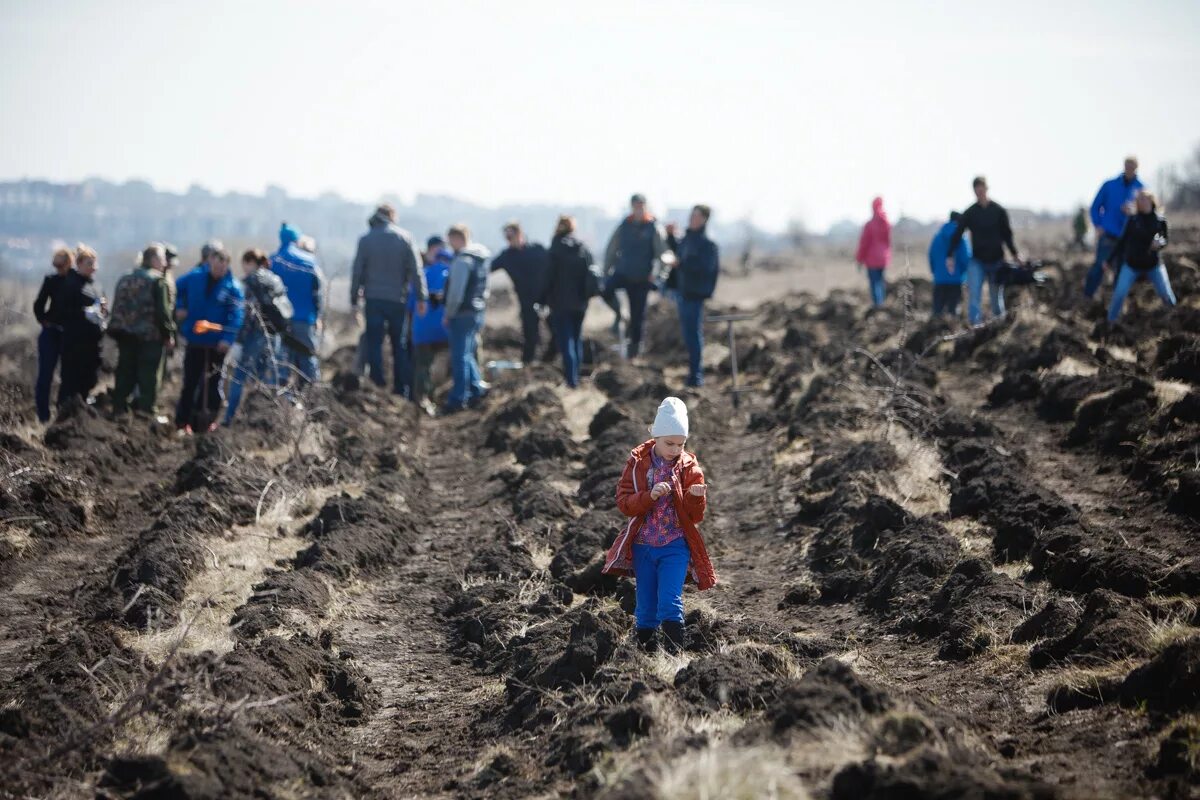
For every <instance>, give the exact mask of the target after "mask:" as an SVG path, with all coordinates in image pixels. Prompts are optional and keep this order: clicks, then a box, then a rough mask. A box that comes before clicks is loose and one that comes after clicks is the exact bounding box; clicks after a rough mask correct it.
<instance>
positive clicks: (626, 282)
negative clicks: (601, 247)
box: [604, 194, 667, 358]
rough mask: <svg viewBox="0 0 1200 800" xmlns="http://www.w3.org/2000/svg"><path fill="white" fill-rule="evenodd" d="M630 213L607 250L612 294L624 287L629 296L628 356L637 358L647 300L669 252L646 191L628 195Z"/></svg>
mask: <svg viewBox="0 0 1200 800" xmlns="http://www.w3.org/2000/svg"><path fill="white" fill-rule="evenodd" d="M629 205H630V214H629V216H627V217H626V218H625V219H624V220H622V221H621V224H620V225H618V226H617V229H616V231H614V232H613V235H612V238H611V239H609V240H608V247H607V248H606V249H605V253H604V270H605V274H606V275H609V276H610V277H609V279H608V286H607V287H606V291H607V292H608V293H609V294H612V293H614V292H616V291H617V290H624V292H625V294H626V296H627V297H628V298H629V332H628V336H627V337H626V339H627V342H626V349H625V356H626V357H627V358H635V357H636V356H637V355H638V353H639V352H641V348H642V324H643V321H644V320H645V317H646V300H647V298H648V297H649V296H650V290H651V289H653V288H654V285H655V283H654V281H655V278H656V275H655V273H656V272H657V269H658V265H659V264H660V263H662V261H661V260H662V257H663V254H664V253H665V252H667V241H666V237H665V235H664V233H663V231H662V229H661V228H660V227H659V225H658V223H657V222H656V221H655V219H654V217H652V216H650V213H649V212H648V211H647V210H646V198H645V196H644V195H641V194H635V195H633V197H631V198H629Z"/></svg>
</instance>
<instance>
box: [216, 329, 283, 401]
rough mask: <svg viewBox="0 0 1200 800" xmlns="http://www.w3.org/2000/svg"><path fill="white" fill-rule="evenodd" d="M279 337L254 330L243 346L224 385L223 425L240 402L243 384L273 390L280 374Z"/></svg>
mask: <svg viewBox="0 0 1200 800" xmlns="http://www.w3.org/2000/svg"><path fill="white" fill-rule="evenodd" d="M279 359H280V349H279V337H278V336H276V335H272V336H268V335H267V334H266V333H264V332H263V331H261V330H257V331H255V332H254V333H251V334H250V335H249V336H247V337H246V341H244V342H242V354H241V355H240V356H238V361H237V363H236V364H234V365H233V369H232V370H230V375H229V381H228V382H227V383H226V386H225V388H226V398H225V402H226V405H225V424H226V425H228V424H229V423H230V422H232V421H233V415H234V414H236V413H237V410H238V406H239V405H241V402H242V392H243V391H244V389H245V384H246V381H248V380H254V381H258V382H259V383H260V384H262V385H263V386H266V387H269V388H274V387H275V386H276V385H277V383H278V378H279V375H280V372H281V369H280V367H281V364H280V360H279Z"/></svg>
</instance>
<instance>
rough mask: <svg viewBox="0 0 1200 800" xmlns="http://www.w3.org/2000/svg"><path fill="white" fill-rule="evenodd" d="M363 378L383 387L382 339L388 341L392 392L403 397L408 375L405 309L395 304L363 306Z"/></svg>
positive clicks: (382, 302)
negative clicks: (364, 339) (368, 377)
mask: <svg viewBox="0 0 1200 800" xmlns="http://www.w3.org/2000/svg"><path fill="white" fill-rule="evenodd" d="M365 311H366V318H367V331H366V335H367V342H366V344H367V354H366V355H367V374H368V375H369V376H370V377H371V381H372V382H374V384H375V385H376V386H384V385H385V384H384V380H383V338H384V337H385V336H387V337H388V338H389V339H391V341H392V391H393V392H395V393H396V394H407V393H408V385H409V382H410V377H409V374H408V308H407V307H406V306H405V304H404V303H399V302H396V301H395V300H372V299H370V298H368V299H367V302H366V309H365Z"/></svg>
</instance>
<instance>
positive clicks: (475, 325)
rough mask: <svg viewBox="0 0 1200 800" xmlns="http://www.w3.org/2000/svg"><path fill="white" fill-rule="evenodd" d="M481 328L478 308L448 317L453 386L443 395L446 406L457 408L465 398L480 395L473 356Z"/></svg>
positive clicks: (481, 391) (479, 382)
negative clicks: (472, 311)
mask: <svg viewBox="0 0 1200 800" xmlns="http://www.w3.org/2000/svg"><path fill="white" fill-rule="evenodd" d="M482 329H483V312H482V311H477V312H474V313H471V314H459V315H458V316H457V317H451V318H450V376H451V377H452V378H453V379H454V386H453V387H452V388H451V389H450V396H449V397H448V398H446V407H447V408H450V409H459V408H462V407H463V406H465V405H466V404H467V403H468V402H469V401H471V400H474V399H476V398H478V397H483V378H482V376H481V375H480V373H479V361H478V360H476V356H475V351H476V350H477V349H478V348H479V331H480V330H482Z"/></svg>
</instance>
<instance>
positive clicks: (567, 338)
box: [542, 214, 599, 389]
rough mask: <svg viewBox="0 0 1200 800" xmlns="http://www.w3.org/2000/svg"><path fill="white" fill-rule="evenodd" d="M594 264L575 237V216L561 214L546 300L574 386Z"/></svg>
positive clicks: (570, 383) (567, 374) (567, 375)
mask: <svg viewBox="0 0 1200 800" xmlns="http://www.w3.org/2000/svg"><path fill="white" fill-rule="evenodd" d="M594 263H595V259H593V258H592V253H591V251H590V250H588V248H587V246H586V245H585V244H584V243H583V242H581V241H579V240H578V239H576V238H575V218H574V217H571V216H567V215H565V214H564V215H563V216H561V217H559V218H558V224H557V225H555V227H554V238H553V239H552V240H551V242H550V272H549V275H548V276H547V277H546V286H545V291H544V293H543V296H542V302H543V303H544V304H546V305H547V306H549V307H550V324H551V325H552V326H553V327H554V338H555V340H556V341H557V342H558V349H559V351H560V352H561V353H562V363H563V377H564V378H565V379H566V382H567V386H569V387H571V388H572V389H574V388H575V387H576V386H578V385H579V367H580V365H581V364H582V363H583V317H584V315H585V314H586V313H587V307H588V301H589V300H590V299H591V297H592V295H591V292H590V291H589V281H590V280H591V277H590V276H594V275H595V273H594V272H593V269H594ZM596 288H599V287H596Z"/></svg>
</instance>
